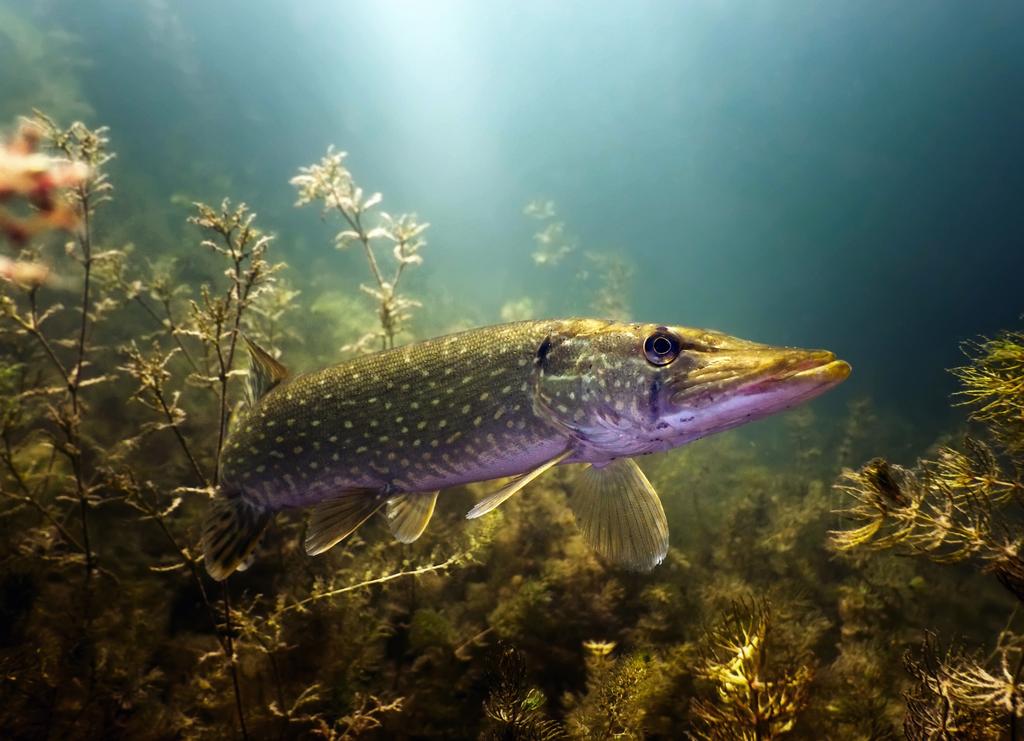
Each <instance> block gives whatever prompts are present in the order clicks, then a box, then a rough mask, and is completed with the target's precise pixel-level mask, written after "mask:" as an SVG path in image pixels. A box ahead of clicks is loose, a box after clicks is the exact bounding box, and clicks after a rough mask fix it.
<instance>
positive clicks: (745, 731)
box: [693, 600, 814, 741]
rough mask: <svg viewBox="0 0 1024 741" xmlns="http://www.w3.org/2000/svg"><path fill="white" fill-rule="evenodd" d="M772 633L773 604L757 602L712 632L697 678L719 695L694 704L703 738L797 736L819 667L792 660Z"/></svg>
mask: <svg viewBox="0 0 1024 741" xmlns="http://www.w3.org/2000/svg"><path fill="white" fill-rule="evenodd" d="M773 628H774V623H773V616H772V609H771V605H770V603H769V602H768V601H767V600H752V601H748V602H743V603H737V604H735V605H733V607H732V609H731V610H729V611H728V612H727V613H726V615H725V616H724V618H723V619H722V620H721V621H720V622H719V623H718V624H717V625H715V626H713V627H711V628H709V629H708V630H707V633H706V635H705V637H704V642H703V648H702V650H703V654H702V657H701V660H700V662H699V663H698V665H697V673H698V674H699V676H701V677H702V678H703V679H705V680H707V681H709V682H711V683H712V685H713V687H714V694H713V695H712V696H710V697H708V698H701V699H697V700H695V701H694V703H693V712H694V714H695V715H696V716H697V718H698V719H699V720H700V721H701V722H702V723H703V726H704V727H703V729H702V730H701V731H700V732H699V733H698V735H700V736H702V737H704V738H708V739H758V741H760V740H761V739H772V738H779V737H780V736H783V735H785V734H786V733H788V732H789V731H791V730H793V727H794V726H795V725H796V721H797V718H798V716H799V715H800V713H801V712H802V711H803V710H804V709H805V708H806V707H807V704H808V700H809V694H810V686H811V680H812V679H813V676H814V664H813V659H812V658H811V657H810V656H807V655H797V656H790V655H787V653H786V651H785V647H784V646H780V645H779V644H778V642H776V641H775V639H774V634H775V632H776V631H775V630H773ZM776 630H777V629H776Z"/></svg>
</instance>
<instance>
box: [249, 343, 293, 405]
mask: <svg viewBox="0 0 1024 741" xmlns="http://www.w3.org/2000/svg"><path fill="white" fill-rule="evenodd" d="M242 337H243V338H244V339H245V344H246V345H247V346H248V347H249V383H248V386H247V388H246V392H247V393H246V397H247V401H248V402H249V405H250V406H252V405H253V404H255V403H256V402H257V401H259V400H260V399H261V398H263V396H264V395H265V394H266V393H267V392H268V391H270V389H272V388H274V387H275V386H277V385H278V384H279V383H281V381H283V380H285V379H286V378H288V375H289V374H288V369H287V368H285V367H284V365H282V364H281V363H280V362H279V361H278V360H277V359H275V358H274V356H273V355H271V354H270V353H268V352H267V351H266V350H264V349H263V348H262V347H260V346H259V345H257V344H256V343H255V342H253V341H252V340H250V339H249V338H248V337H246V336H245V335H242Z"/></svg>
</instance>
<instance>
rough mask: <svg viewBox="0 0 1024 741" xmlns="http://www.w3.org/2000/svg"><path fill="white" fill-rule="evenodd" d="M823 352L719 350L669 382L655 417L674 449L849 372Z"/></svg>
mask: <svg viewBox="0 0 1024 741" xmlns="http://www.w3.org/2000/svg"><path fill="white" fill-rule="evenodd" d="M850 372H851V368H850V365H849V363H847V362H846V361H844V360H839V359H837V358H836V356H835V355H834V354H833V353H831V352H829V351H827V350H803V349H799V348H784V347H772V346H768V345H760V346H754V347H750V346H747V348H745V349H743V350H738V351H733V352H730V351H729V350H728V349H724V350H723V351H722V352H721V353H720V354H717V355H716V357H715V358H714V359H713V361H711V362H709V363H707V365H706V366H705V367H704V368H703V369H702V370H701V371H700V372H695V373H690V374H688V376H687V377H686V379H685V381H684V382H678V383H674V384H673V383H671V382H670V383H669V386H670V391H669V393H668V395H667V399H666V400H665V406H664V409H663V413H662V416H661V421H662V423H663V424H666V425H667V426H668V427H669V428H670V429H671V430H672V435H671V437H672V443H673V444H672V445H671V446H669V447H674V446H675V445H679V444H682V443H685V442H689V441H691V440H696V439H698V438H701V437H706V436H707V435H711V434H714V433H716V432H721V431H723V430H728V429H731V428H733V427H738V426H740V425H743V424H746V423H747V422H753V421H755V420H758V419H763V418H764V417H767V416H769V415H772V414H775V413H777V412H781V411H784V410H786V409H790V408H792V407H794V406H797V405H798V404H802V403H804V402H806V401H809V400H811V399H813V398H815V397H817V396H820V395H821V394H823V393H825V392H826V391H828V390H830V389H832V388H834V387H835V386H837V385H839V384H840V383H842V382H843V381H845V380H846V378H847V377H848V376H849V375H850Z"/></svg>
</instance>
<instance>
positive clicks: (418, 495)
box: [384, 491, 438, 543]
mask: <svg viewBox="0 0 1024 741" xmlns="http://www.w3.org/2000/svg"><path fill="white" fill-rule="evenodd" d="M437 494H438V492H436V491H422V492H421V491H417V492H408V493H405V494H396V495H395V496H393V497H391V498H390V499H389V500H388V506H387V509H386V510H385V513H384V514H385V516H386V517H387V519H388V527H389V528H391V534H392V535H394V536H395V538H396V539H397V540H399V541H400V542H402V543H412V542H413V541H414V540H416V539H417V538H419V537H420V536H421V535H423V531H424V530H426V529H427V523H428V522H430V518H431V516H432V515H433V514H434V505H435V504H437Z"/></svg>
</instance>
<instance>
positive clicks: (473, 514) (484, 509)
mask: <svg viewBox="0 0 1024 741" xmlns="http://www.w3.org/2000/svg"><path fill="white" fill-rule="evenodd" d="M571 454H572V448H570V449H569V450H566V451H563V452H561V453H559V454H558V455H556V456H555V457H554V458H552V459H551V460H549V461H545V462H544V463H542V464H541V465H539V466H537V468H535V469H533V470H532V471H527V472H526V473H524V474H521V475H519V476H516V477H515V478H514V479H512V480H511V481H509V482H508V483H507V484H505V485H504V486H503V487H501V488H500V489H498V490H497V491H496V492H494V493H493V494H488V495H487V496H486V497H484V498H483V499H481V500H480V501H479V502H477V503H476V506H475V507H473V509H471V510H470V511H469V512H467V513H466V519H467V520H473V519H476V518H477V517H480V516H481V515H486V514H487V513H488V512H490V511H491V510H492V509H494V508H495V507H497V506H498V505H499V504H501V503H502V502H504V501H505V500H506V499H508V498H509V497H510V496H512V495H513V494H515V493H516V492H518V491H520V490H521V489H522V488H523V487H524V486H526V485H527V484H529V483H530V482H531V481H533V480H534V479H535V478H537V477H538V476H540V475H541V474H542V473H544V472H545V471H547V470H548V469H549V468H551V467H552V466H555V465H557V464H559V463H561V462H562V461H564V460H565V459H566V458H568V457H569V456H570V455H571Z"/></svg>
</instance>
